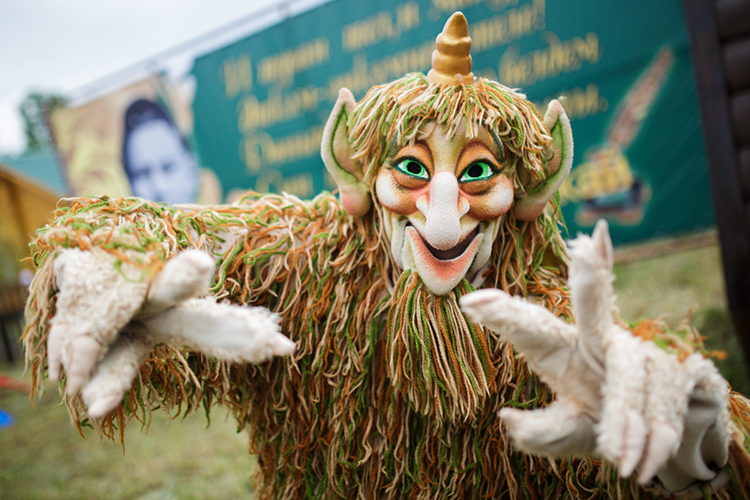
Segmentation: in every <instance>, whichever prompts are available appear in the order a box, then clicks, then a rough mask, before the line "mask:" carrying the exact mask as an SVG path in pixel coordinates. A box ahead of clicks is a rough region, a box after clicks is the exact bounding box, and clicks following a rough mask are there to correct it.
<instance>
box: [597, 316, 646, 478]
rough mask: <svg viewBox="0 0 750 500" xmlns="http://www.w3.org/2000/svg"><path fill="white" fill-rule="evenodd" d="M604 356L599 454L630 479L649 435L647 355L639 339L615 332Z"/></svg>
mask: <svg viewBox="0 0 750 500" xmlns="http://www.w3.org/2000/svg"><path fill="white" fill-rule="evenodd" d="M605 356H606V358H605V359H606V367H607V371H606V375H605V378H604V384H603V386H602V388H601V394H602V397H603V401H602V413H601V419H600V423H599V424H598V437H597V452H598V454H599V455H601V456H603V457H604V458H606V459H607V460H609V461H610V462H612V463H614V464H617V465H618V466H619V467H620V469H621V470H620V474H623V475H624V473H627V475H628V476H629V475H630V474H632V472H633V468H634V467H635V466H636V465H637V464H638V462H640V460H641V456H642V453H643V443H645V439H646V434H647V432H648V426H647V425H646V424H645V422H646V421H648V419H646V418H644V414H643V409H644V406H645V404H646V396H645V394H644V392H645V389H646V375H647V369H646V368H647V356H646V353H645V350H644V347H643V343H642V342H641V341H640V339H638V338H635V337H633V336H632V335H631V334H630V333H629V332H626V331H624V330H619V331H616V332H615V333H614V335H613V337H612V340H611V343H610V345H609V347H608V349H607V352H606V354H605ZM639 436H640V437H639ZM639 443H640V444H639ZM633 462H635V464H634V463H633Z"/></svg>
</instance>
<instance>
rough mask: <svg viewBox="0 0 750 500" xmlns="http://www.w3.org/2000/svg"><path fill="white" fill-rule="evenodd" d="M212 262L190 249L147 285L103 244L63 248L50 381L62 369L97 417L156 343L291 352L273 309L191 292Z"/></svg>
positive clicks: (236, 352)
mask: <svg viewBox="0 0 750 500" xmlns="http://www.w3.org/2000/svg"><path fill="white" fill-rule="evenodd" d="M213 268H214V261H213V259H211V257H210V256H209V255H208V254H206V253H204V252H201V251H198V250H187V251H184V252H182V253H180V254H178V255H177V256H175V257H174V258H173V259H171V260H170V261H168V262H167V263H166V264H165V266H164V268H163V269H162V270H161V271H160V272H159V274H157V275H156V276H155V277H154V279H153V280H151V282H150V283H149V282H148V281H146V280H132V281H131V280H129V279H128V278H127V275H128V269H122V268H120V269H119V270H118V269H117V268H116V266H115V262H114V259H113V257H112V256H111V255H109V254H107V253H106V252H104V251H103V250H99V249H93V250H91V251H81V250H78V249H73V250H63V251H61V252H60V253H59V254H58V255H57V256H56V260H55V265H54V273H55V281H56V283H57V288H58V289H59V294H58V298H57V313H56V314H55V317H54V318H53V319H52V326H51V328H50V332H49V336H48V340H47V351H48V357H49V376H50V379H52V380H57V379H58V378H59V376H60V371H61V368H63V367H64V368H65V371H66V373H67V385H66V391H67V394H68V395H70V396H72V395H75V394H76V393H77V392H78V391H79V390H82V396H83V400H84V402H85V403H86V405H87V407H88V415H89V416H90V417H92V418H97V417H101V416H104V415H106V414H107V413H109V412H110V411H112V410H113V409H114V408H115V407H116V406H117V405H118V404H119V402H120V400H121V399H122V397H123V395H124V393H125V391H126V390H128V389H129V388H130V386H131V384H132V383H133V380H134V378H135V377H136V375H137V373H138V369H139V367H140V365H141V364H142V363H143V362H144V361H145V359H146V357H147V356H148V354H149V352H151V350H152V349H153V347H154V345H156V344H162V343H163V344H173V345H176V346H185V347H189V348H191V349H194V350H197V351H201V352H203V353H205V354H208V355H211V356H215V357H217V358H220V359H224V360H228V361H239V362H251V363H257V362H261V361H265V360H267V359H269V358H271V357H272V356H274V355H276V356H283V355H288V354H291V353H292V352H293V351H294V343H293V342H292V341H291V340H289V339H288V338H286V337H285V336H283V335H282V334H281V333H280V332H279V317H278V316H277V315H276V314H273V313H271V312H269V311H268V310H266V309H264V308H261V307H253V308H250V307H240V306H232V305H227V304H218V303H216V301H215V300H213V299H210V298H205V299H196V298H193V297H197V296H202V295H205V294H206V293H207V292H208V287H209V285H210V283H211V278H212V276H213ZM131 271H132V270H131Z"/></svg>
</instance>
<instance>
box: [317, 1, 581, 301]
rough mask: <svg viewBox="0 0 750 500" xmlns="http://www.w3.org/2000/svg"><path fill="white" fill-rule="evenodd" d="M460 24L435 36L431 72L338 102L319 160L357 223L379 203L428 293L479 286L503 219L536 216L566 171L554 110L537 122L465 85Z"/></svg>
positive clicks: (520, 99)
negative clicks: (466, 284) (464, 282)
mask: <svg viewBox="0 0 750 500" xmlns="http://www.w3.org/2000/svg"><path fill="white" fill-rule="evenodd" d="M470 48H471V38H469V36H468V25H467V22H466V18H465V17H464V16H463V14H461V13H460V12H457V13H455V14H454V15H453V16H451V18H450V19H449V20H448V22H447V23H446V25H445V28H444V30H443V32H442V33H441V34H440V35H439V36H438V37H437V41H436V49H435V51H434V52H433V56H432V69H431V70H430V72H429V73H428V75H427V77H426V78H425V77H424V76H422V75H417V74H412V75H407V76H406V77H404V78H402V79H400V80H397V81H396V82H393V83H392V84H390V85H386V86H381V87H373V88H372V89H371V90H370V92H369V93H368V94H367V96H365V98H364V99H363V100H362V101H361V102H360V103H359V104H357V103H355V101H354V97H353V96H352V94H351V92H349V90H347V89H342V90H341V92H340V93H339V98H338V101H337V102H336V105H335V106H334V109H333V111H332V113H331V116H330V118H329V120H328V123H327V125H326V129H325V132H324V135H323V143H322V150H321V153H322V156H323V160H324V161H325V164H326V167H327V168H328V170H329V172H330V173H331V175H332V176H333V177H334V179H335V180H336V182H337V184H338V186H339V189H340V194H341V201H342V203H343V205H344V207H345V208H346V210H347V211H348V212H349V213H351V214H352V215H355V216H362V215H365V214H366V213H367V212H368V211H369V210H370V208H371V206H372V204H373V203H375V204H376V205H377V209H378V210H380V212H381V216H382V219H383V223H384V227H385V233H386V235H387V238H388V239H389V243H390V248H391V252H392V255H393V259H394V262H395V263H396V264H397V265H398V266H399V267H400V268H401V269H414V270H416V271H417V273H418V274H419V276H420V278H421V279H422V280H423V282H424V283H425V285H426V286H427V288H428V289H429V290H430V291H431V292H432V293H434V294H436V295H444V294H446V293H448V292H449V291H451V290H453V288H454V287H456V286H457V285H458V284H459V283H460V282H461V281H462V280H463V279H464V278H467V279H469V280H473V284H474V285H475V286H478V285H479V284H481V282H482V279H483V278H482V272H481V271H482V268H483V267H484V266H485V265H486V264H487V262H488V261H489V258H490V254H491V251H492V245H493V242H494V240H495V237H496V236H497V233H498V231H499V228H500V221H501V220H502V217H504V216H511V215H509V213H510V212H511V211H512V216H513V217H515V218H516V219H518V220H520V221H531V220H534V219H536V218H537V217H538V216H539V215H540V214H541V213H542V211H543V210H544V208H545V206H546V205H547V202H548V201H549V200H550V198H551V197H552V195H553V194H554V193H555V192H556V191H557V189H558V188H559V187H560V185H561V184H562V182H563V181H564V180H565V177H566V176H567V175H568V172H569V171H570V166H571V163H572V159H573V139H572V133H571V130H570V123H569V121H568V119H567V117H566V116H565V112H564V111H563V108H562V106H561V105H560V103H559V102H557V101H555V100H553V101H551V102H550V104H549V106H548V108H547V112H546V114H545V116H544V118H543V119H542V118H541V117H540V116H539V114H538V113H537V111H536V109H535V108H534V106H533V105H532V104H531V103H529V102H528V101H526V99H525V96H523V95H521V94H518V93H516V92H514V91H513V90H511V89H508V88H507V87H504V86H502V85H500V84H498V83H495V82H491V81H487V80H484V79H481V78H480V79H475V78H474V75H473V74H472V72H471V56H470V55H469V50H470Z"/></svg>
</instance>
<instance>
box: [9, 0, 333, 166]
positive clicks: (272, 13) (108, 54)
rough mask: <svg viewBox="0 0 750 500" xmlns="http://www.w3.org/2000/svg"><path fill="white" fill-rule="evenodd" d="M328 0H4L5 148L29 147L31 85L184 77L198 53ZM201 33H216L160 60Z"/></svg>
mask: <svg viewBox="0 0 750 500" xmlns="http://www.w3.org/2000/svg"><path fill="white" fill-rule="evenodd" d="M325 1H326V0H0V154H16V153H20V152H21V151H23V149H24V147H25V138H24V134H23V124H22V121H21V117H20V114H19V113H18V105H19V104H20V102H21V101H22V100H23V97H24V96H25V95H26V94H27V93H28V92H32V91H41V92H56V93H62V94H64V95H68V96H71V97H73V98H74V99H78V100H79V101H80V100H84V99H86V98H87V97H90V96H92V94H91V93H90V92H89V91H90V90H91V89H92V88H93V89H97V88H99V89H100V90H101V88H102V86H101V85H100V83H101V81H102V79H105V80H107V77H108V76H110V75H112V74H113V73H119V74H122V72H123V70H127V71H125V73H126V74H125V75H124V76H125V78H127V77H128V76H130V77H131V79H136V78H137V77H138V74H140V75H142V76H143V75H145V74H146V71H147V69H148V68H159V69H166V70H167V71H168V72H169V74H170V76H172V77H174V78H180V76H181V75H184V74H185V73H187V72H188V71H189V70H190V68H191V66H192V60H193V58H194V57H195V56H196V55H200V54H202V53H205V52H209V51H211V50H213V49H216V48H218V47H221V46H223V45H226V44H227V43H230V42H232V41H234V40H237V39H240V38H243V37H244V36H247V35H249V34H251V33H253V32H256V31H258V30H260V29H263V28H264V27H266V26H269V25H272V24H275V23H277V22H279V21H281V20H283V19H284V18H285V17H287V16H290V15H295V14H297V13H299V12H304V11H306V10H308V9H310V8H311V7H313V6H315V5H318V4H321V3H324V2H325ZM243 19H244V20H245V21H244V22H243ZM230 25H234V26H230ZM216 31H218V32H219V34H215V36H214V35H211V33H212V32H214V33H215V32H216ZM205 35H211V36H205ZM196 38H208V39H207V40H203V41H202V42H201V43H197V44H193V46H192V47H190V48H189V49H187V50H184V51H182V52H181V53H180V54H177V55H170V56H169V57H160V58H157V59H155V60H154V56H157V55H158V54H160V53H163V52H165V51H169V50H170V49H173V48H175V47H178V46H180V45H182V44H184V43H186V42H188V41H190V40H195V39H196ZM134 66H135V68H134Z"/></svg>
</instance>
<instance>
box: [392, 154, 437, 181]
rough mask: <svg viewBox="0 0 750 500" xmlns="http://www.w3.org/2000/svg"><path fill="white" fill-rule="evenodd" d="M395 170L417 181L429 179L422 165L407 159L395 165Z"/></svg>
mask: <svg viewBox="0 0 750 500" xmlns="http://www.w3.org/2000/svg"><path fill="white" fill-rule="evenodd" d="M396 168H397V169H398V170H400V171H401V172H403V173H405V174H406V175H411V176H412V177H417V178H418V179H429V178H430V173H429V172H428V171H427V169H426V168H425V166H424V165H422V164H421V163H419V162H418V161H417V160H413V159H411V158H407V159H405V160H401V161H400V162H398V163H397V164H396Z"/></svg>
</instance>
